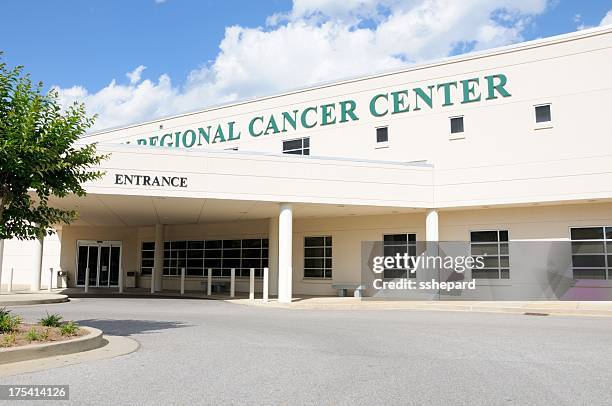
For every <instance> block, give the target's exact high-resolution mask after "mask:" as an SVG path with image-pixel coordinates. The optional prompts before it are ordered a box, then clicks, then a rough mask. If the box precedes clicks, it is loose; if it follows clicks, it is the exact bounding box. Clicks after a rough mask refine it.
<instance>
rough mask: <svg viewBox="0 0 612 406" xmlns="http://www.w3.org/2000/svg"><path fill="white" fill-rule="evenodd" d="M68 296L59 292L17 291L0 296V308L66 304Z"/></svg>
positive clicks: (3, 293)
mask: <svg viewBox="0 0 612 406" xmlns="http://www.w3.org/2000/svg"><path fill="white" fill-rule="evenodd" d="M67 301H68V296H66V295H63V294H61V293H60V291H59V290H57V291H56V290H54V291H51V292H43V291H40V292H30V291H18V292H11V293H5V292H2V293H1V294H0V306H25V305H34V304H49V303H62V302H67Z"/></svg>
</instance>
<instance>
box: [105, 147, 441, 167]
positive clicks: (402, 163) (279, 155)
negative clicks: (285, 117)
mask: <svg viewBox="0 0 612 406" xmlns="http://www.w3.org/2000/svg"><path fill="white" fill-rule="evenodd" d="M143 148H145V149H143ZM98 149H99V150H100V151H102V152H106V151H108V152H110V153H112V152H116V151H117V150H124V149H127V150H135V149H138V151H139V152H142V151H148V152H151V153H155V152H161V153H162V154H167V155H170V154H174V153H176V154H185V153H187V154H197V155H203V156H207V155H215V154H220V155H223V154H228V155H250V156H260V157H265V156H269V157H274V158H283V159H296V160H298V159H302V160H308V159H311V160H320V161H341V162H356V163H366V164H376V165H393V166H408V167H415V168H433V167H434V165H433V164H432V163H430V162H429V161H428V160H426V159H423V160H417V161H385V160H380V159H361V158H348V157H335V156H322V155H297V154H284V153H279V152H265V151H230V150H225V149H199V148H198V149H188V148H177V149H173V148H167V147H160V146H156V145H136V144H101V145H99V147H98Z"/></svg>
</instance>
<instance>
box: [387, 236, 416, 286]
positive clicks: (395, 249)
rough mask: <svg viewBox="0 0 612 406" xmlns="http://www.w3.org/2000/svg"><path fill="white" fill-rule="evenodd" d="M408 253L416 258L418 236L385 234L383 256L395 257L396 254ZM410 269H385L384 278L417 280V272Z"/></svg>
mask: <svg viewBox="0 0 612 406" xmlns="http://www.w3.org/2000/svg"><path fill="white" fill-rule="evenodd" d="M405 253H407V254H408V255H409V256H411V257H415V256H416V234H385V235H384V236H383V255H384V256H385V257H394V256H395V255H396V254H400V255H402V256H403V255H404V254H405ZM409 271H410V269H385V270H384V272H383V278H385V279H394V278H416V272H409Z"/></svg>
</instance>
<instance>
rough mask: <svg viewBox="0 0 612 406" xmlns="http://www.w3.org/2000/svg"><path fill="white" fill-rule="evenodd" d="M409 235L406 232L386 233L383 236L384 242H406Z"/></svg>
mask: <svg viewBox="0 0 612 406" xmlns="http://www.w3.org/2000/svg"><path fill="white" fill-rule="evenodd" d="M407 240H408V236H407V235H406V234H385V235H384V236H383V241H384V242H406V241H407Z"/></svg>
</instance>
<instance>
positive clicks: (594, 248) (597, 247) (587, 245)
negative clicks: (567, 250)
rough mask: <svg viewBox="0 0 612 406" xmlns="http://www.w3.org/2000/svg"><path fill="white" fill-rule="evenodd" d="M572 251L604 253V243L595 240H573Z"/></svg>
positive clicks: (576, 252)
mask: <svg viewBox="0 0 612 406" xmlns="http://www.w3.org/2000/svg"><path fill="white" fill-rule="evenodd" d="M572 253H574V254H593V253H595V254H603V253H604V243H603V241H602V242H595V241H585V242H576V241H574V242H572Z"/></svg>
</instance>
